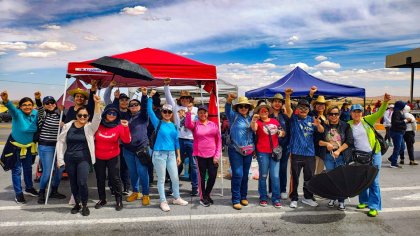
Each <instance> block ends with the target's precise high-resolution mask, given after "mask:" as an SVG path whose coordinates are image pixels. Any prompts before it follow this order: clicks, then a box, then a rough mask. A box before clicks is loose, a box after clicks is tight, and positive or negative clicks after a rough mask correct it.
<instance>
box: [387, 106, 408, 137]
mask: <svg viewBox="0 0 420 236" xmlns="http://www.w3.org/2000/svg"><path fill="white" fill-rule="evenodd" d="M404 119H405V117H404V115H403V114H402V113H401V111H394V112H393V113H392V117H391V131H395V132H401V133H404V132H405V130H406V129H407V124H406V123H405V121H404Z"/></svg>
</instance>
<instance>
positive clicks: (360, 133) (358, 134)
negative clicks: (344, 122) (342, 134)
mask: <svg viewBox="0 0 420 236" xmlns="http://www.w3.org/2000/svg"><path fill="white" fill-rule="evenodd" d="M352 131H353V137H354V146H355V147H356V149H357V150H359V151H364V152H371V151H372V148H371V147H370V143H369V139H368V135H367V132H366V129H365V127H364V126H363V124H362V122H359V124H357V125H356V124H353V129H352Z"/></svg>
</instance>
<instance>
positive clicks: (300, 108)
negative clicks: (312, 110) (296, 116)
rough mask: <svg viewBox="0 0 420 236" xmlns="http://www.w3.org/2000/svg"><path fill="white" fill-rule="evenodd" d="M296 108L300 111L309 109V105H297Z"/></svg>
mask: <svg viewBox="0 0 420 236" xmlns="http://www.w3.org/2000/svg"><path fill="white" fill-rule="evenodd" d="M297 109H299V110H301V111H307V110H309V107H306V106H298V107H297Z"/></svg>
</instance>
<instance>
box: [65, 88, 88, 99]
mask: <svg viewBox="0 0 420 236" xmlns="http://www.w3.org/2000/svg"><path fill="white" fill-rule="evenodd" d="M68 94H70V95H71V96H73V97H74V96H75V95H76V94H82V95H83V96H85V98H86V99H87V98H88V97H89V93H88V92H87V91H86V90H84V89H81V88H76V89H72V90H69V91H68Z"/></svg>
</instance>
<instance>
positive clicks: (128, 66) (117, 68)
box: [89, 57, 154, 81]
mask: <svg viewBox="0 0 420 236" xmlns="http://www.w3.org/2000/svg"><path fill="white" fill-rule="evenodd" d="M89 64H90V65H92V66H94V67H96V68H99V69H101V70H105V71H108V72H111V73H114V75H119V76H122V77H125V78H135V79H142V80H148V81H150V80H153V79H154V78H153V75H152V74H150V72H149V71H148V70H147V69H146V68H144V67H142V66H140V65H138V64H136V63H133V62H131V61H128V60H125V59H119V58H113V57H101V58H99V59H97V60H95V61H93V62H91V63H89Z"/></svg>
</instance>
